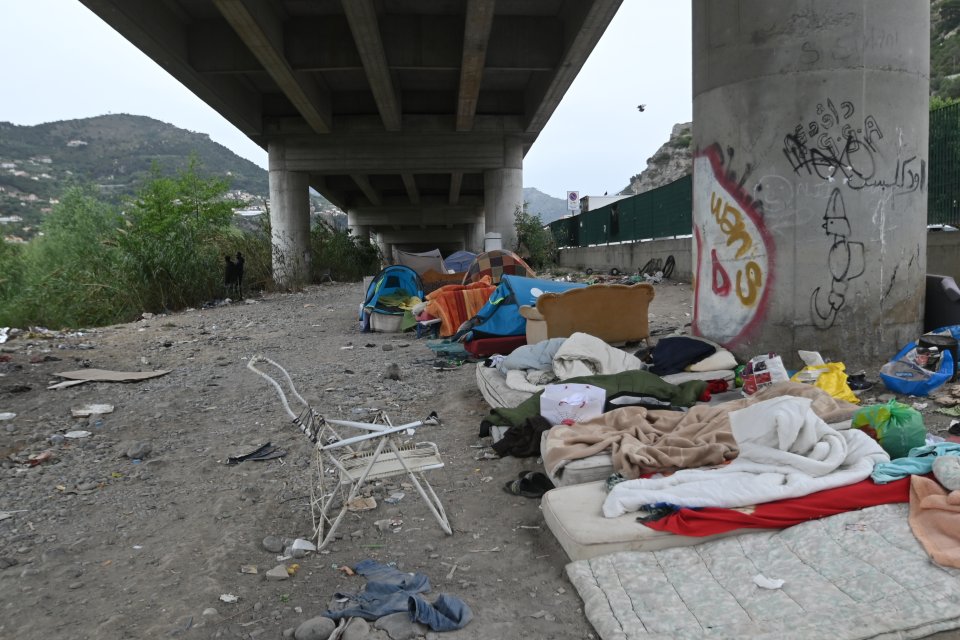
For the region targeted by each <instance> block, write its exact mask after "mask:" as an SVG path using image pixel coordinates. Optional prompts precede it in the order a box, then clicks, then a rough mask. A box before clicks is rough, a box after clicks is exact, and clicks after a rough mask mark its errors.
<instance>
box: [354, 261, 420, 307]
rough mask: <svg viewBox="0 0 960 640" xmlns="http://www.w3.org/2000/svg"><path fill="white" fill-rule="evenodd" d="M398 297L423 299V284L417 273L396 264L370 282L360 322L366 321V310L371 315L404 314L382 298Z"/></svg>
mask: <svg viewBox="0 0 960 640" xmlns="http://www.w3.org/2000/svg"><path fill="white" fill-rule="evenodd" d="M397 295H399V296H401V297H405V298H411V297H416V298H420V299H423V282H421V280H420V276H419V275H417V272H416V271H414V270H413V269H411V268H410V267H405V266H403V265H397V264H394V265H390V266H389V267H387V268H385V269H383V270H382V271H381V272H380V273H378V274H377V275H376V276H375V277H374V278H373V280H372V281H371V282H370V285H369V286H368V287H367V293H366V295H365V296H364V298H363V305H362V306H361V309H360V320H363V319H364V316H365V315H366V314H365V313H364V311H365V310H366V311H367V312H370V313H389V314H392V315H399V314H402V313H403V309H401V308H397V307H393V306H388V305H387V304H385V303H384V301H383V300H382V298H388V299H390V298H393V297H394V296H397Z"/></svg>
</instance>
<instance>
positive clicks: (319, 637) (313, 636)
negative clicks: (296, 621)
mask: <svg viewBox="0 0 960 640" xmlns="http://www.w3.org/2000/svg"><path fill="white" fill-rule="evenodd" d="M336 628H337V625H336V623H334V621H333V620H331V619H330V618H327V617H324V616H317V617H316V618H310V619H309V620H306V621H305V622H302V623H300V626H299V627H297V629H296V631H294V632H293V637H294V639H295V640H327V638H329V637H330V634H331V633H333V630H334V629H336Z"/></svg>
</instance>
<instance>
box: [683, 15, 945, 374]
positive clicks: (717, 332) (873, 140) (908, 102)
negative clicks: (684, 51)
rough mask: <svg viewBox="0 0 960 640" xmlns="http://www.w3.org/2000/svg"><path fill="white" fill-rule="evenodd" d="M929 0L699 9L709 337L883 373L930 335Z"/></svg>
mask: <svg viewBox="0 0 960 640" xmlns="http://www.w3.org/2000/svg"><path fill="white" fill-rule="evenodd" d="M929 44H930V6H929V2H925V1H921V2H902V1H901V2H898V1H897V0H874V1H873V2H862V1H860V0H793V1H791V0H775V1H773V2H771V1H770V0H694V3H693V60H694V62H693V69H694V71H693V94H694V101H693V122H694V125H693V138H694V145H695V148H696V149H698V155H697V157H696V159H695V160H694V194H693V222H694V251H693V271H694V274H695V275H694V323H693V329H694V332H695V333H697V334H699V335H703V336H705V337H708V338H711V339H714V340H716V341H718V342H721V343H723V344H724V345H726V346H728V347H730V348H732V349H734V351H735V352H736V353H737V354H738V355H740V356H742V357H751V356H753V355H757V354H759V353H764V352H767V351H776V352H778V353H780V354H781V355H782V356H784V358H785V362H786V363H787V364H788V366H797V365H799V364H800V362H799V359H798V357H797V355H796V352H797V350H798V349H806V350H814V351H820V352H821V354H822V355H823V356H824V357H825V358H829V359H831V360H834V361H844V362H845V363H846V364H847V367H848V369H852V368H854V367H856V368H860V367H873V368H874V370H875V368H876V366H877V365H878V364H879V363H881V362H883V361H885V360H886V359H887V358H889V356H891V355H893V354H894V353H896V352H897V351H898V350H899V348H900V347H901V346H902V345H903V344H905V343H906V342H908V341H910V340H912V339H915V338H916V337H917V335H918V333H919V331H920V329H921V324H922V322H921V321H922V313H923V308H922V305H923V295H924V274H925V271H926V238H927V236H926V217H927V127H928V119H929V60H930V50H929Z"/></svg>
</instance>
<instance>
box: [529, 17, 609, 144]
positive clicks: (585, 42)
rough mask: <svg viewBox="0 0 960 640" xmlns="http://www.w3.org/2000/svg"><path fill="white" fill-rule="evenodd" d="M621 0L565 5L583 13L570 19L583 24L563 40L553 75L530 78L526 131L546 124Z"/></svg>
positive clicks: (533, 130) (540, 127)
mask: <svg viewBox="0 0 960 640" xmlns="http://www.w3.org/2000/svg"><path fill="white" fill-rule="evenodd" d="M621 2H622V0H596V1H595V2H589V3H588V2H574V3H570V4H569V5H568V6H569V7H570V8H569V11H574V12H580V13H582V14H583V15H582V16H581V17H579V18H576V19H571V22H573V24H582V25H583V27H582V28H581V29H578V30H577V31H576V33H575V34H574V37H573V40H572V41H571V42H569V43H567V48H566V50H565V51H564V53H563V59H562V60H561V61H560V64H558V65H557V66H556V70H555V71H554V73H553V75H552V76H551V77H549V78H544V79H542V80H541V81H540V82H531V85H530V86H529V87H528V89H527V104H528V105H531V106H532V108H531V109H527V113H528V114H529V119H528V120H527V126H526V130H527V131H528V132H535V131H542V130H543V127H544V126H546V124H547V120H549V119H550V116H551V115H553V112H554V110H555V109H556V108H557V105H558V104H560V100H561V99H562V98H563V96H564V94H565V93H566V92H567V89H569V88H570V85H571V84H572V83H573V79H574V78H576V77H577V74H578V73H580V69H581V68H583V63H584V62H586V61H587V56H588V55H589V54H590V52H591V51H593V48H594V47H595V46H596V44H597V42H598V41H599V40H600V36H602V35H603V32H604V30H605V29H606V28H607V25H608V24H610V21H611V20H613V16H614V15H615V14H616V13H617V10H618V9H619V8H620V4H621ZM538 75H541V74H538Z"/></svg>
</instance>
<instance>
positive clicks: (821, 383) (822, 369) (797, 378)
mask: <svg viewBox="0 0 960 640" xmlns="http://www.w3.org/2000/svg"><path fill="white" fill-rule="evenodd" d="M846 370H847V367H846V366H845V365H844V364H843V363H842V362H826V363H824V364H818V365H809V366H806V367H804V368H803V369H800V371H797V372H796V373H795V374H793V376H792V377H791V378H790V379H791V380H793V381H794V382H807V383H813V386H815V387H816V388H818V389H823V390H824V391H826V392H827V393H829V394H830V395H831V396H833V397H834V398H836V399H837V400H846V401H847V402H852V403H854V404H857V403H859V402H860V398H858V397H857V394H855V393H854V392H853V389H851V388H850V387H849V385H847V374H846Z"/></svg>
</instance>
